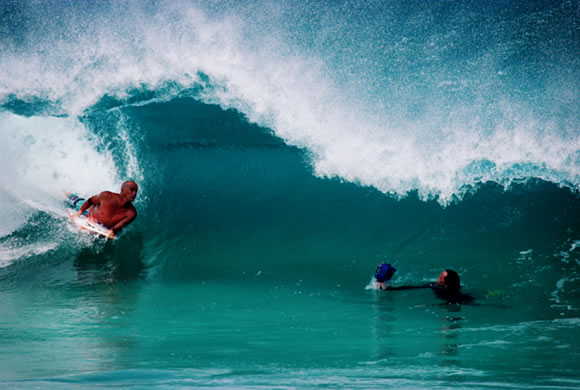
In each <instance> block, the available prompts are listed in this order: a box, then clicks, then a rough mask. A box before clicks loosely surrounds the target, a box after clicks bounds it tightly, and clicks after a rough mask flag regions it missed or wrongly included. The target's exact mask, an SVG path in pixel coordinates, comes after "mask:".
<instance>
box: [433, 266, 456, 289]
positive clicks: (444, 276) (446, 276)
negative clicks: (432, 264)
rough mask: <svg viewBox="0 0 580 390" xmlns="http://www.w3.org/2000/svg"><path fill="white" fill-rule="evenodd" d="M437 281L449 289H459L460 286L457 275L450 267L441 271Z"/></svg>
mask: <svg viewBox="0 0 580 390" xmlns="http://www.w3.org/2000/svg"><path fill="white" fill-rule="evenodd" d="M437 283H438V284H439V285H440V286H443V287H446V288H447V289H448V290H449V291H459V289H460V288H461V283H460V280H459V275H458V274H457V272H455V271H453V270H451V269H446V270H445V271H443V272H441V275H439V277H438V278H437Z"/></svg>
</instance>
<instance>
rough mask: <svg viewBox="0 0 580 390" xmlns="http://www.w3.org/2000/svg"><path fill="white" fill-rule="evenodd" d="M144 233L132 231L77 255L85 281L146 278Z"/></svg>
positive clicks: (79, 277)
mask: <svg viewBox="0 0 580 390" xmlns="http://www.w3.org/2000/svg"><path fill="white" fill-rule="evenodd" d="M143 247H144V239H143V235H142V234H141V233H138V232H135V233H133V232H129V233H127V234H125V235H123V236H122V237H120V238H119V239H118V240H115V241H113V242H107V243H106V244H105V245H104V246H102V247H99V248H97V247H87V248H83V249H82V250H81V251H80V252H79V253H78V254H77V255H76V257H75V259H74V263H73V265H74V267H75V269H76V272H77V281H78V282H80V283H82V284H100V283H116V282H124V281H131V280H139V279H144V278H145V276H146V270H147V267H146V266H145V263H144V262H143Z"/></svg>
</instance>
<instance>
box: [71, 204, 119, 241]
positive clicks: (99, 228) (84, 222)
mask: <svg viewBox="0 0 580 390" xmlns="http://www.w3.org/2000/svg"><path fill="white" fill-rule="evenodd" d="M67 212H68V217H69V219H70V220H71V221H72V223H74V224H75V225H76V226H78V227H79V228H81V229H82V230H87V231H89V232H91V233H95V234H98V235H100V236H103V237H107V238H109V232H110V230H109V229H107V228H106V227H104V226H103V225H100V224H98V223H96V222H95V221H94V219H92V218H89V217H86V216H84V215H81V216H77V215H76V213H73V211H72V210H71V209H68V210H67ZM109 239H111V240H112V238H109Z"/></svg>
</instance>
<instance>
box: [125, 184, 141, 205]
mask: <svg viewBox="0 0 580 390" xmlns="http://www.w3.org/2000/svg"><path fill="white" fill-rule="evenodd" d="M137 191H139V187H138V186H137V183H135V182H134V181H127V182H125V183H124V184H123V187H122V188H121V193H122V194H123V195H126V196H127V197H128V198H129V200H130V201H134V200H135V198H136V197H137Z"/></svg>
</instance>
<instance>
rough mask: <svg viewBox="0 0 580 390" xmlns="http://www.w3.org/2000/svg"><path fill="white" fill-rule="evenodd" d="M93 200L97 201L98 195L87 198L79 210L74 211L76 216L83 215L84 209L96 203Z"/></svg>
mask: <svg viewBox="0 0 580 390" xmlns="http://www.w3.org/2000/svg"><path fill="white" fill-rule="evenodd" d="M95 200H97V201H98V195H95V196H91V197H90V198H88V199H87V200H86V201H85V202H84V203H83V204H82V205H81V208H80V209H79V211H78V212H77V213H76V216H77V217H80V216H81V215H83V213H84V212H85V211H87V210H88V209H89V208H90V207H92V206H95V205H96V204H97V203H96V202H95Z"/></svg>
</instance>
